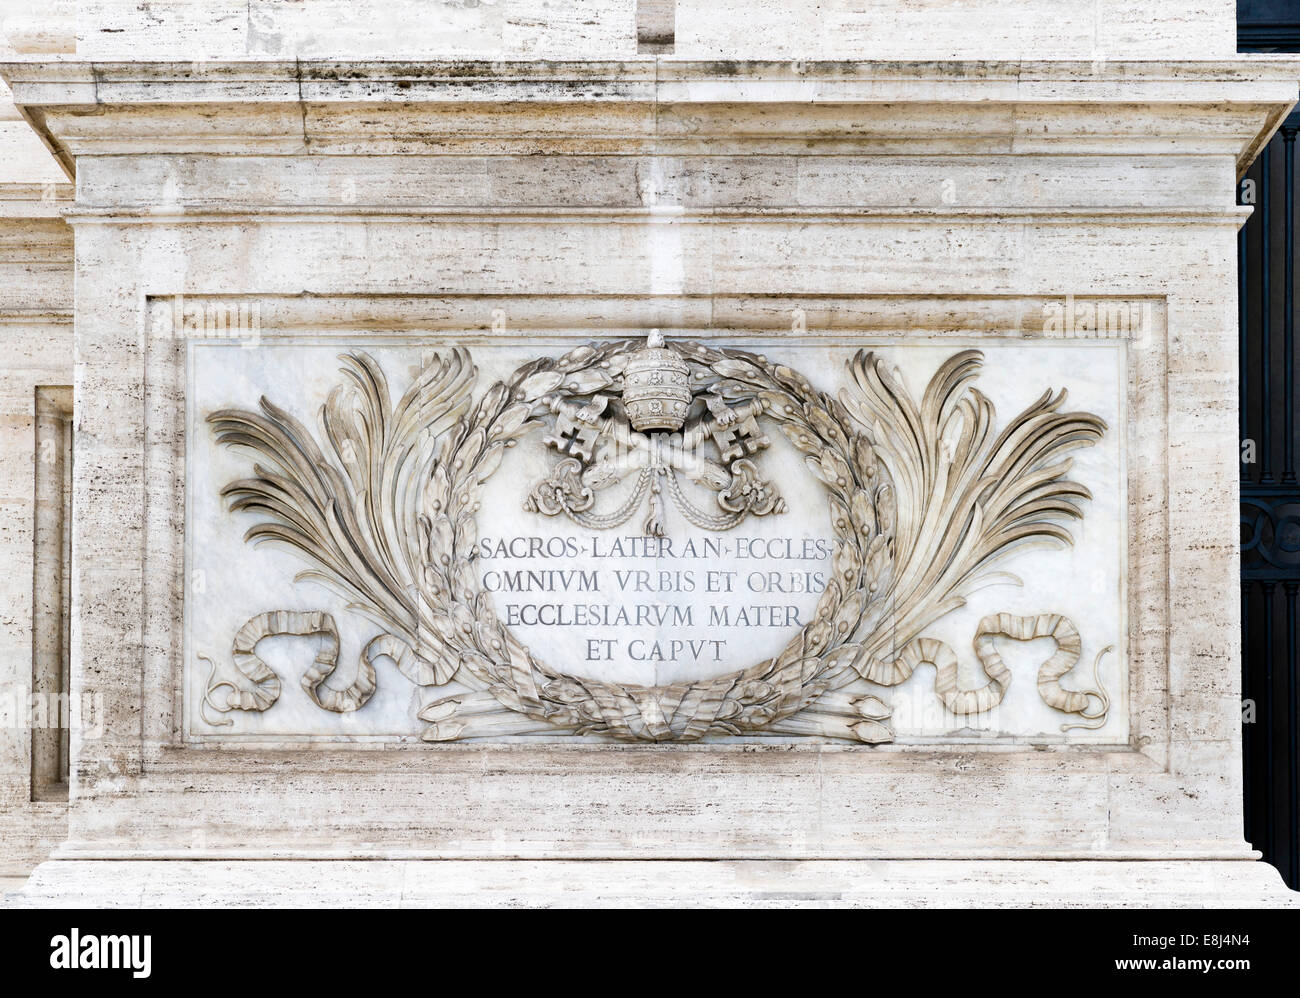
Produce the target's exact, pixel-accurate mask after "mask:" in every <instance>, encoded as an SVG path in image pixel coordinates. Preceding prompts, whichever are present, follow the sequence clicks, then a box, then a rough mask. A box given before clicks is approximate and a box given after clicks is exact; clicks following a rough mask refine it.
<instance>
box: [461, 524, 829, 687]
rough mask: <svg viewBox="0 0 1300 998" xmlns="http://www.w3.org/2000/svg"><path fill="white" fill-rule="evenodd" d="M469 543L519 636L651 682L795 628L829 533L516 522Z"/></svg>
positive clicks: (708, 667) (808, 609)
mask: <svg viewBox="0 0 1300 998" xmlns="http://www.w3.org/2000/svg"><path fill="white" fill-rule="evenodd" d="M479 553H480V566H481V571H482V576H481V577H482V582H483V589H484V591H486V592H490V593H492V594H494V600H495V603H496V607H497V613H498V614H499V615H500V617H501V618H502V620H503V622H504V623H505V625H506V626H507V627H510V628H512V629H515V630H516V631H517V632H518V633H519V634H520V637H521V638H522V639H523V640H524V641H525V642H526V643H528V644H530V645H536V646H538V647H542V646H549V647H551V648H553V649H555V650H556V651H559V652H561V653H563V654H564V655H565V657H566V658H567V659H568V660H570V661H572V662H573V663H574V665H575V667H576V668H579V669H581V671H583V672H585V673H586V674H588V675H593V674H594V675H604V676H616V675H617V676H626V677H627V678H628V679H629V680H633V679H635V680H639V681H642V682H646V683H647V684H650V685H658V684H662V683H667V682H674V681H676V680H679V679H689V678H698V677H703V676H707V675H709V674H710V673H716V672H724V671H726V668H727V664H728V663H729V662H732V661H736V660H738V659H743V658H745V657H750V658H756V657H758V656H760V655H761V649H762V647H763V646H764V645H765V644H773V643H775V644H781V643H784V642H785V641H788V640H789V638H790V637H791V636H792V635H794V634H797V633H798V632H799V631H800V630H801V629H802V628H803V627H805V626H806V625H807V624H808V623H810V622H811V618H812V614H813V613H814V612H815V609H816V605H817V599H818V597H819V596H820V594H821V593H822V591H823V590H824V589H825V588H826V582H827V573H828V571H829V569H830V558H831V553H832V541H831V540H830V539H829V538H811V537H792V536H788V535H786V536H764V535H754V534H740V533H738V534H736V535H734V536H732V535H726V536H709V535H707V534H706V535H702V536H685V537H653V536H635V535H616V536H613V537H603V536H600V535H596V536H590V537H583V536H576V535H573V534H568V535H565V534H551V535H549V536H539V535H536V534H533V535H525V534H516V535H513V536H509V537H500V536H488V537H484V538H482V539H481V540H480V542H479ZM557 566H563V567H557ZM557 632H558V633H557Z"/></svg>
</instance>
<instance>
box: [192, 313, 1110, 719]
mask: <svg viewBox="0 0 1300 998" xmlns="http://www.w3.org/2000/svg"><path fill="white" fill-rule="evenodd" d="M989 353H992V354H995V355H997V354H999V353H1000V354H1001V355H1002V357H1001V359H1002V360H1003V361H1005V362H1006V363H994V364H991V365H990V364H989V363H988V361H987V357H988V354H989ZM796 355H797V358H798V365H797V366H796V365H795V364H794V363H792V362H791V361H792V359H793V358H794V356H796ZM977 382H978V385H977ZM1067 383H1068V384H1067ZM1063 384H1065V386H1067V387H1070V388H1072V389H1075V390H1076V391H1077V393H1078V394H1079V395H1081V396H1082V398H1083V401H1084V402H1085V403H1086V407H1084V406H1080V405H1075V406H1067V405H1066V396H1065V393H1064V392H1063V391H1059V390H1057V389H1059V388H1060V387H1061V386H1062V385H1063ZM1122 384H1123V379H1122V356H1121V353H1120V348H1119V347H1117V346H1116V345H1115V344H1106V345H1101V344H1092V345H1088V346H1073V345H1042V346H1038V347H1025V346H1019V347H1007V348H1001V349H999V348H998V347H997V346H996V344H995V345H993V347H992V349H989V348H987V347H986V348H985V349H981V350H974V349H970V348H963V347H961V346H960V345H958V346H952V345H945V344H935V345H932V346H924V345H919V344H918V345H912V346H909V347H905V348H894V349H892V350H888V351H875V350H870V349H865V350H857V351H851V350H840V349H835V348H830V347H825V348H818V349H815V350H814V349H809V348H803V349H801V350H799V351H797V354H796V352H791V351H789V349H788V346H787V347H786V348H785V349H784V350H783V349H782V347H781V346H780V345H774V346H773V347H772V348H771V349H770V351H767V350H765V351H760V350H757V349H752V348H750V349H746V348H732V347H725V346H720V345H714V344H712V343H704V342H695V341H690V340H682V339H676V340H670V339H665V338H664V337H662V336H660V335H659V333H658V331H657V330H656V331H651V332H650V333H649V334H648V335H647V336H645V337H643V338H625V339H609V340H603V341H602V340H596V341H592V342H590V343H586V344H577V345H574V346H573V347H572V348H570V349H568V350H567V351H554V350H552V351H550V352H547V353H542V354H540V355H539V354H538V352H536V351H535V350H530V349H529V348H527V347H524V346H513V347H505V346H497V345H483V346H476V347H473V348H468V349H467V348H464V347H458V346H456V345H454V344H451V345H447V346H439V347H437V348H431V347H428V346H419V347H417V346H412V345H410V343H409V341H407V342H406V343H402V342H399V341H395V342H393V343H390V344H385V343H382V342H372V343H368V344H367V346H366V348H365V349H344V350H338V349H336V348H331V347H329V346H319V345H316V346H313V345H310V344H285V345H273V346H265V347H263V348H262V349H260V350H259V351H258V352H256V353H255V354H250V353H248V352H247V351H241V350H239V349H238V348H232V347H231V346H230V345H229V344H220V343H213V344H202V343H199V344H194V345H192V346H191V363H190V394H189V403H190V405H189V410H190V416H189V420H190V422H189V433H190V441H191V446H190V448H189V468H188V486H189V488H188V503H189V509H188V517H187V541H188V557H189V567H190V573H191V577H192V578H194V579H198V580H200V583H201V584H200V586H199V587H198V588H199V591H196V592H195V593H193V594H192V595H191V599H190V601H189V605H188V607H187V620H188V621H189V627H188V642H187V649H186V663H187V664H186V669H187V673H186V675H187V678H186V695H187V702H188V716H189V721H190V729H189V730H190V734H191V737H197V738H209V737H211V738H223V737H224V738H229V737H238V736H240V735H251V736H263V737H266V736H270V737H293V736H302V735H309V736H312V737H332V738H393V737H399V738H406V737H413V736H416V737H420V738H423V739H425V740H427V741H445V740H452V739H463V738H502V737H522V736H528V737H537V736H552V737H563V736H575V735H576V736H586V737H598V738H614V739H621V740H630V741H650V742H658V741H696V740H700V739H705V740H712V739H718V738H729V737H733V738H734V737H751V738H753V737H778V738H798V737H816V738H829V739H841V740H846V741H852V742H858V743H868V744H875V743H880V742H887V741H892V740H895V739H933V738H946V739H949V740H957V741H960V740H964V739H970V738H976V737H997V738H1010V739H1029V740H1044V739H1046V740H1059V739H1061V738H1066V739H1069V740H1094V741H1106V740H1122V738H1123V731H1124V730H1125V724H1126V721H1127V701H1126V696H1125V690H1124V686H1125V680H1124V677H1125V674H1126V667H1125V664H1124V650H1123V648H1122V641H1121V638H1122V633H1123V611H1122V607H1123V600H1122V583H1123V579H1122V566H1123V531H1122V519H1123V518H1122V510H1123V487H1122V475H1121V470H1122V454H1121V453H1120V451H1119V448H1118V443H1117V441H1116V439H1115V434H1113V433H1111V432H1109V428H1110V427H1111V426H1113V425H1114V423H1115V422H1117V421H1118V418H1119V406H1120V402H1119V400H1120V398H1121V395H1122ZM1000 404H1005V406H1006V414H1005V415H1003V414H1001V413H1000V411H999V408H998V406H999V405H1000ZM313 410H315V416H314V418H313V415H312V413H313ZM918 674H919V675H918ZM921 677H925V678H921ZM331 718H332V719H333V720H331Z"/></svg>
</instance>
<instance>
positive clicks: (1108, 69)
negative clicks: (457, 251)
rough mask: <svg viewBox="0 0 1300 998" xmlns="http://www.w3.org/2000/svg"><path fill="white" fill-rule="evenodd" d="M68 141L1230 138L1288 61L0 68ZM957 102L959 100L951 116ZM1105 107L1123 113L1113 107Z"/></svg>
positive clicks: (256, 146) (421, 148)
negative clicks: (957, 109) (958, 111)
mask: <svg viewBox="0 0 1300 998" xmlns="http://www.w3.org/2000/svg"><path fill="white" fill-rule="evenodd" d="M0 76H3V77H4V79H5V81H6V82H7V83H8V84H9V85H10V87H11V88H12V89H13V92H14V100H15V103H16V104H17V105H18V107H19V109H20V110H21V112H22V113H23V115H24V116H25V117H26V118H27V120H28V121H29V122H31V123H32V124H33V126H34V127H35V128H36V129H37V131H38V132H39V133H41V134H42V136H43V137H44V138H45V140H46V141H47V143H48V144H49V145H50V147H51V148H52V149H53V150H54V152H55V154H56V155H57V156H58V157H59V158H60V160H61V161H62V162H63V163H64V164H65V166H68V167H69V168H70V167H71V166H72V165H73V163H74V162H75V159H76V157H77V156H82V155H96V154H105V155H125V154H141V153H167V152H177V153H214V154H222V155H258V154H277V155H297V154H304V155H305V154H370V153H373V154H379V155H384V154H387V155H413V154H422V155H428V154H444V153H457V154H465V153H483V154H530V153H558V154H564V153H598V154H601V153H603V154H630V153H646V152H650V153H655V154H660V155H692V154H713V155H725V154H744V153H764V154H766V153H772V152H794V151H798V152H801V153H804V154H812V155H816V154H842V153H847V152H859V153H861V152H867V153H890V154H908V153H916V154H925V155H942V154H956V155H961V154H972V153H986V152H999V153H1009V154H1020V153H1033V152H1052V153H1072V152H1079V153H1086V152H1091V153H1097V152H1103V151H1104V152H1110V153H1116V154H1126V153H1138V152H1147V153H1150V152H1151V151H1153V150H1159V151H1161V152H1167V153H1171V154H1177V153H1189V154H1190V153H1195V154H1205V153H1207V152H1209V153H1213V154H1220V155H1221V154H1227V153H1231V154H1232V155H1234V156H1235V157H1236V159H1237V163H1238V168H1239V170H1244V169H1245V167H1246V166H1247V165H1248V164H1249V162H1250V161H1251V160H1252V159H1253V158H1254V155H1255V153H1256V151H1257V150H1258V149H1259V148H1261V147H1262V145H1263V144H1264V143H1265V142H1266V141H1267V140H1268V138H1269V137H1270V136H1271V135H1272V134H1273V132H1274V131H1275V130H1276V128H1277V127H1278V125H1279V124H1280V122H1281V120H1282V118H1283V117H1284V116H1285V114H1286V113H1287V111H1288V110H1289V109H1290V107H1291V106H1292V104H1293V103H1294V102H1295V99H1296V96H1297V92H1298V86H1297V81H1300V60H1297V59H1296V58H1295V57H1290V56H1287V57H1277V56H1267V55H1264V56H1260V55H1256V56H1244V57H1240V58H1237V59H1232V60H1217V61H1188V62H1077V61H1016V62H804V63H800V62H793V63H792V62H698V61H691V60H680V59H675V58H673V57H666V56H660V57H655V58H646V59H637V60H623V61H608V62H571V61H570V62H533V61H511V62H401V61H358V62H324V61H322V62H275V61H254V60H242V61H229V62H185V63H157V62H154V63H144V62H141V63H135V62H86V61H79V60H76V59H53V60H35V59H29V60H23V61H13V62H8V63H4V64H0ZM955 107H959V108H960V113H954V108H955ZM1120 108H1123V110H1124V112H1125V113H1124V115H1123V116H1122V117H1119V116H1117V115H1116V114H1115V112H1116V110H1117V109H1120Z"/></svg>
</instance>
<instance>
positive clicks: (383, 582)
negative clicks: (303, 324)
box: [208, 349, 476, 645]
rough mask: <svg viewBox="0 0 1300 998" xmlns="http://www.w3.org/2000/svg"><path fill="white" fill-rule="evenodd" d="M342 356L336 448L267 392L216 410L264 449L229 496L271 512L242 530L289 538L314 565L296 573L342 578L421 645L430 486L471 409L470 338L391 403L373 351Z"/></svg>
mask: <svg viewBox="0 0 1300 998" xmlns="http://www.w3.org/2000/svg"><path fill="white" fill-rule="evenodd" d="M340 359H341V360H342V361H343V363H344V367H343V368H342V372H343V374H344V375H345V377H346V379H347V381H346V382H345V383H344V384H342V385H339V386H338V387H336V388H335V389H334V390H333V391H332V392H331V393H330V396H329V399H328V400H327V402H326V403H325V405H324V406H323V407H322V408H321V424H322V427H323V430H324V435H325V439H326V440H327V441H328V446H329V451H330V452H329V454H328V455H327V454H326V453H325V452H324V451H323V450H322V449H321V447H320V446H319V445H318V444H317V442H316V440H315V439H314V438H313V436H312V433H311V431H310V430H309V429H308V428H307V427H306V426H304V425H303V424H302V423H301V422H299V421H298V420H297V419H295V418H294V417H293V416H291V415H290V414H289V413H287V412H285V411H284V410H282V409H280V408H278V407H277V406H275V405H274V404H273V403H271V402H270V401H269V400H267V399H266V398H263V399H262V400H261V405H260V407H261V410H262V411H261V412H260V413H258V412H252V411H250V410H246V409H223V410H221V411H219V412H214V413H212V414H211V415H210V416H208V421H209V423H211V424H212V426H213V430H214V432H215V434H216V437H217V440H218V442H220V443H222V444H225V445H227V446H233V447H244V448H247V449H249V450H251V451H253V452H254V453H255V454H256V455H257V456H258V458H259V459H260V460H259V462H258V463H257V464H255V465H254V467H253V473H254V477H252V478H246V479H241V480H239V481H234V482H231V483H230V484H229V485H227V486H226V487H225V488H224V489H223V490H222V495H224V496H226V497H227V498H228V499H229V501H230V508H231V510H232V511H244V512H253V513H259V514H261V515H262V516H263V517H264V519H262V520H261V521H260V522H258V523H256V524H254V525H253V526H252V527H250V528H249V530H248V531H247V532H246V533H245V535H244V539H245V540H247V541H251V542H253V543H260V542H262V541H270V542H273V543H278V544H283V545H285V546H287V547H289V548H290V549H291V550H293V551H294V552H295V553H297V554H298V555H300V556H302V557H303V558H304V559H306V560H307V561H309V562H311V563H312V564H313V566H314V568H312V569H309V570H307V571H305V572H303V573H301V574H300V575H299V576H298V578H299V579H303V578H310V579H314V580H316V581H319V582H322V583H324V584H326V585H329V586H331V587H333V588H334V589H336V590H337V591H339V592H340V593H342V594H343V595H344V597H345V598H346V599H348V600H349V602H350V604H351V605H352V606H353V607H354V608H355V609H357V610H358V611H360V612H363V613H366V614H367V615H369V616H371V617H372V618H374V619H376V620H378V621H379V622H380V623H381V624H383V626H385V627H388V628H391V629H393V630H394V631H397V632H398V633H401V634H402V635H403V636H404V637H405V638H407V639H408V641H409V642H410V643H411V644H413V645H414V644H415V643H416V636H417V630H418V622H417V615H418V611H417V597H416V591H417V588H418V580H419V578H420V571H421V557H420V551H419V540H418V538H419V530H418V529H417V524H418V520H419V516H420V506H419V504H420V501H421V497H422V489H423V486H424V482H425V480H426V479H427V477H428V472H429V469H430V467H431V465H432V463H433V460H434V456H435V452H436V447H435V439H436V438H437V436H438V435H439V434H441V433H443V432H444V431H445V430H446V429H447V428H449V427H450V426H452V425H453V424H454V423H455V422H456V420H458V419H459V418H460V415H461V414H462V413H463V411H464V410H465V407H466V406H467V405H468V402H469V394H470V390H471V388H472V387H473V384H474V379H475V376H476V371H475V369H474V367H473V365H472V364H471V363H470V359H469V354H468V353H467V352H466V351H464V350H462V349H456V350H453V351H452V353H451V354H450V355H449V356H447V357H445V358H443V357H439V356H438V355H436V354H435V355H434V356H433V357H432V358H431V359H430V362H429V363H428V364H427V365H426V366H425V367H424V368H423V369H422V370H421V371H420V373H419V374H418V376H417V377H416V378H415V381H414V382H413V383H412V385H411V387H410V388H409V389H408V390H407V391H406V393H405V394H404V395H403V396H402V397H401V399H399V400H398V402H397V404H396V406H393V404H392V397H391V393H390V391H389V387H388V381H387V379H386V378H385V377H384V374H383V371H382V370H381V369H380V367H379V365H378V364H377V363H376V362H375V360H374V358H372V357H371V356H369V355H368V354H365V353H360V352H359V353H354V354H347V355H344V356H343V357H341V358H340Z"/></svg>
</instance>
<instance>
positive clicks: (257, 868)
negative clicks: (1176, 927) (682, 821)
mask: <svg viewBox="0 0 1300 998" xmlns="http://www.w3.org/2000/svg"><path fill="white" fill-rule="evenodd" d="M2 906H3V907H7V908H62V907H103V908H151V907H189V906H204V907H302V906H312V907H316V906H324V907H329V908H346V907H376V906H377V907H621V906H634V907H732V906H744V907H754V906H771V907H801V908H823V907H888V908H954V907H962V908H964V907H990V908H999V907H1153V908H1163V907H1223V908H1236V907H1300V894H1297V893H1295V892H1293V891H1289V890H1287V888H1286V886H1285V885H1284V884H1283V882H1282V879H1281V877H1280V876H1279V875H1278V873H1277V871H1276V870H1275V869H1274V868H1273V867H1271V866H1268V865H1267V864H1264V863H1259V862H1252V861H1249V860H1199V861H1197V860H1150V861H1115V860H1088V861H1061V860H1056V861H1043V860H991V861H976V860H838V861H837V860H801V861H780V860H740V861H729V860H714V861H673V860H645V861H635V860H634V861H628V860H611V861H598V860H596V861H578V860H50V861H48V862H45V863H42V864H41V865H40V866H38V867H37V868H36V870H35V871H33V873H32V875H31V877H30V878H29V879H28V880H27V882H26V884H24V885H22V886H21V888H19V889H17V890H11V891H10V892H9V893H8V894H6V895H5V898H4V902H3V905H2Z"/></svg>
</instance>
